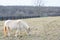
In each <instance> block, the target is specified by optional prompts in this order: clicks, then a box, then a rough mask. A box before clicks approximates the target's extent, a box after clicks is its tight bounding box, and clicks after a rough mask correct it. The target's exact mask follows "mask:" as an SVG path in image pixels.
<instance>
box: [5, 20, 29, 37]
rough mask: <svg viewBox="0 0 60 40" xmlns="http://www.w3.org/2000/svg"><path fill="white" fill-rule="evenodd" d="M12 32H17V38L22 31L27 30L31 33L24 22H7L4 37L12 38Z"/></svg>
mask: <svg viewBox="0 0 60 40" xmlns="http://www.w3.org/2000/svg"><path fill="white" fill-rule="evenodd" d="M10 30H16V32H15V36H17V35H18V34H17V33H18V32H19V31H21V30H26V32H27V33H29V31H30V27H29V26H28V24H27V23H26V22H24V21H22V20H6V21H5V22H4V36H10Z"/></svg>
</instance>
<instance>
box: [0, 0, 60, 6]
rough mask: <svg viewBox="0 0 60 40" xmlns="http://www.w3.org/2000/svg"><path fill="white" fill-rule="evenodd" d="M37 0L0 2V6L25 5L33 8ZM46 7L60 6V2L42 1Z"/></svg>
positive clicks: (52, 0) (0, 0) (4, 0)
mask: <svg viewBox="0 0 60 40" xmlns="http://www.w3.org/2000/svg"><path fill="white" fill-rule="evenodd" d="M34 3H35V0H0V5H4V6H7V5H24V6H32V5H34ZM42 3H43V4H44V5H45V6H60V0H42Z"/></svg>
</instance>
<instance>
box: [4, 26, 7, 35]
mask: <svg viewBox="0 0 60 40" xmlns="http://www.w3.org/2000/svg"><path fill="white" fill-rule="evenodd" d="M4 36H7V27H6V26H4Z"/></svg>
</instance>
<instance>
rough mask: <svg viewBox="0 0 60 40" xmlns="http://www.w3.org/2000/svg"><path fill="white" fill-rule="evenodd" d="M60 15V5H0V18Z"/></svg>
mask: <svg viewBox="0 0 60 40" xmlns="http://www.w3.org/2000/svg"><path fill="white" fill-rule="evenodd" d="M48 16H60V7H38V6H0V19H2V20H4V19H18V18H34V17H48Z"/></svg>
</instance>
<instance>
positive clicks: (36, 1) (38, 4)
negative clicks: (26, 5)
mask: <svg viewBox="0 0 60 40" xmlns="http://www.w3.org/2000/svg"><path fill="white" fill-rule="evenodd" d="M34 4H35V5H36V6H43V5H44V2H43V0H35V2H34Z"/></svg>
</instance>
